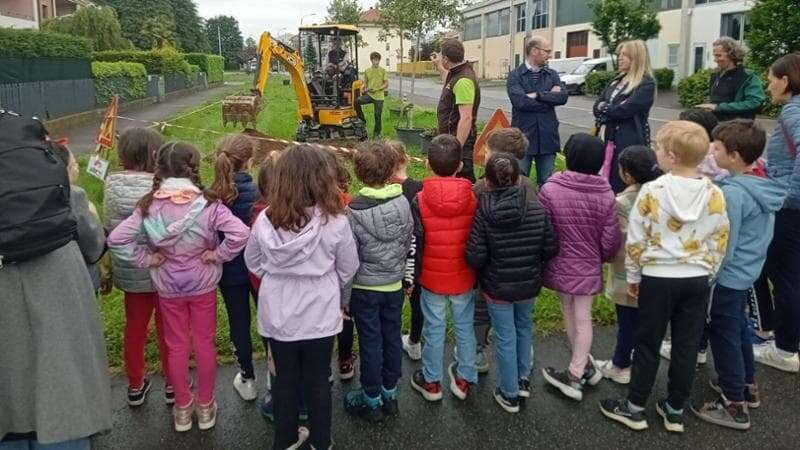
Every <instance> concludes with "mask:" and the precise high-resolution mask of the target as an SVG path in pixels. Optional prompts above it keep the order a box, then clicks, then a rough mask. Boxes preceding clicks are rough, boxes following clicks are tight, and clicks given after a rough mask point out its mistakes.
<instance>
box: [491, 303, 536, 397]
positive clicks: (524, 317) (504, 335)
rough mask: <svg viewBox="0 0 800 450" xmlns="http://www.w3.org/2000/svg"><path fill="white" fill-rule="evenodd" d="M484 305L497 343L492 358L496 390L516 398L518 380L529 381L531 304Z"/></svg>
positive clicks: (531, 328) (531, 332) (531, 361)
mask: <svg viewBox="0 0 800 450" xmlns="http://www.w3.org/2000/svg"><path fill="white" fill-rule="evenodd" d="M486 304H487V306H488V307H489V315H490V316H491V317H492V326H493V327H494V337H495V339H496V341H497V344H496V345H495V352H494V358H495V361H496V362H497V378H498V379H499V380H500V390H501V391H502V392H503V395H505V396H506V397H517V396H518V395H519V380H520V379H521V378H525V379H528V378H529V377H530V373H531V366H532V365H533V351H532V349H531V344H532V343H533V318H532V317H531V312H532V311H533V300H526V301H523V302H513V303H498V302H492V301H487V302H486Z"/></svg>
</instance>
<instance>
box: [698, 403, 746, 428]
mask: <svg viewBox="0 0 800 450" xmlns="http://www.w3.org/2000/svg"><path fill="white" fill-rule="evenodd" d="M692 412H693V413H694V414H695V415H696V416H697V417H699V418H700V419H702V420H705V421H706V422H708V423H713V424H714V425H719V426H721V427H727V428H733V429H734V430H748V429H750V415H749V414H748V413H747V406H746V403H745V402H741V403H734V402H728V401H726V400H725V397H724V396H722V397H720V398H719V399H718V400H715V401H713V402H709V403H706V404H704V405H703V406H702V407H701V408H700V409H699V410H698V409H694V407H692Z"/></svg>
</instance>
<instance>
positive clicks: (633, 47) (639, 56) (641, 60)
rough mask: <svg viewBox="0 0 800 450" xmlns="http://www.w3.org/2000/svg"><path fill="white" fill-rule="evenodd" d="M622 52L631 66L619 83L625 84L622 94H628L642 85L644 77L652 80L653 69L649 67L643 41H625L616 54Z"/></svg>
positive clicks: (648, 56)
mask: <svg viewBox="0 0 800 450" xmlns="http://www.w3.org/2000/svg"><path fill="white" fill-rule="evenodd" d="M623 51H624V52H625V55H627V56H628V58H629V59H630V60H631V66H630V68H628V71H627V72H626V73H625V76H624V77H623V78H622V81H621V83H625V91H623V92H625V93H626V94H629V93H630V92H631V91H633V90H634V89H636V88H637V87H639V85H640V84H642V80H643V79H644V77H645V76H649V77H650V78H653V68H652V66H651V65H650V55H649V54H648V52H647V46H645V43H644V41H642V40H639V39H637V40H634V41H625V42H623V43H621V44H619V45H618V46H617V54H619V53H620V52H623Z"/></svg>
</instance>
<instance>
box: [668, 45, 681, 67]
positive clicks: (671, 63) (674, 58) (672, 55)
mask: <svg viewBox="0 0 800 450" xmlns="http://www.w3.org/2000/svg"><path fill="white" fill-rule="evenodd" d="M680 48H681V45H680V44H669V45H667V67H669V68H673V67H678V50H679V49H680Z"/></svg>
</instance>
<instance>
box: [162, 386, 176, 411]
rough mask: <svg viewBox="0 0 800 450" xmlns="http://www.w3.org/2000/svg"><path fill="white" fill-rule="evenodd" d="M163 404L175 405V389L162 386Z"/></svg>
mask: <svg viewBox="0 0 800 450" xmlns="http://www.w3.org/2000/svg"><path fill="white" fill-rule="evenodd" d="M164 403H166V404H167V405H170V406H172V405H174V404H175V388H174V387H172V386H171V385H169V384H167V385H164Z"/></svg>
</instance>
